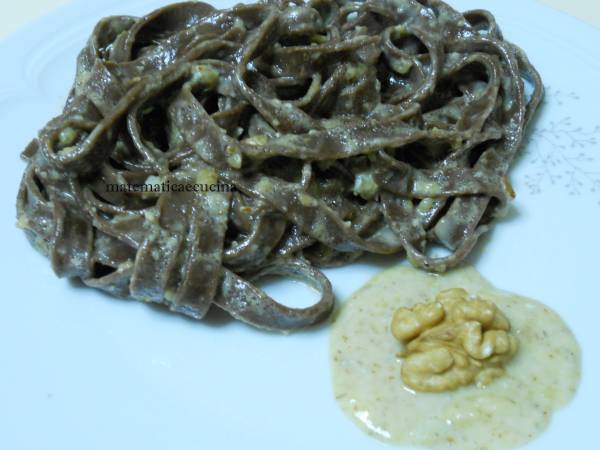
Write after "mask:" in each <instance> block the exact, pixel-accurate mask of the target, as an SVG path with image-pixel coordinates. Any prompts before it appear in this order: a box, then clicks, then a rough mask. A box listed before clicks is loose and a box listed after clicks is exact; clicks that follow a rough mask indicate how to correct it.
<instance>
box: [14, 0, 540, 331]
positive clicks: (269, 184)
mask: <svg viewBox="0 0 600 450" xmlns="http://www.w3.org/2000/svg"><path fill="white" fill-rule="evenodd" d="M541 96H542V85H541V82H540V78H539V76H538V74H537V73H536V71H535V70H534V68H533V67H532V66H531V64H530V63H529V62H528V60H527V58H526V56H525V55H524V53H523V52H522V51H521V50H520V49H519V48H517V47H515V46H514V45H512V44H510V43H508V42H506V41H505V40H504V39H503V37H502V34H501V32H500V30H499V28H498V27H497V25H496V23H495V21H494V18H493V16H492V15H491V14H490V13H488V12H486V11H470V12H466V13H464V14H461V13H459V12H457V11H455V10H453V9H452V8H451V7H449V6H448V5H446V4H445V3H443V2H441V1H435V0H426V1H423V0H421V1H415V0H394V1H392V0H386V1H384V0H367V1H355V2H349V1H340V0H338V1H332V0H314V1H307V2H300V1H296V2H289V1H270V2H265V3H258V4H252V5H238V6H236V7H234V8H232V9H229V10H217V9H214V8H213V7H212V6H210V5H208V4H205V3H200V2H190V3H179V4H175V5H171V6H167V7H165V8H162V9H159V10H157V11H155V12H153V13H151V14H149V15H147V16H145V17H142V18H136V17H109V18H106V19H103V20H101V21H100V23H99V24H98V25H97V26H96V28H95V30H94V32H93V34H92V36H91V38H90V39H89V42H88V44H87V46H86V47H85V48H84V49H83V51H82V52H81V54H80V56H79V59H78V65H77V75H76V79H75V84H74V86H73V89H72V90H71V92H70V95H69V98H68V101H67V103H66V106H65V108H64V110H63V112H62V114H61V115H60V116H58V117H57V118H55V119H53V120H51V121H50V122H49V123H48V124H47V125H46V126H45V127H44V128H43V129H42V130H41V131H40V133H39V135H38V137H37V139H35V140H34V141H33V142H32V143H31V144H30V145H29V146H28V148H27V149H26V150H25V152H24V153H23V155H24V157H25V159H26V160H27V162H28V165H27V169H26V171H25V175H24V177H23V181H22V184H21V188H20V192H19V195H18V205H17V208H18V221H19V225H20V226H21V227H22V228H24V229H25V230H26V232H27V235H28V236H29V238H30V239H31V241H32V242H33V244H34V245H35V246H36V247H37V248H38V249H39V250H40V251H42V252H43V253H45V254H47V255H48V256H49V258H50V259H51V261H52V266H53V268H54V270H55V272H56V273H57V274H58V275H59V276H64V277H77V278H80V279H81V280H83V282H84V283H85V284H87V285H90V286H93V287H96V288H100V289H103V290H106V291H108V292H111V293H113V294H116V295H118V296H124V297H130V298H135V299H138V300H143V301H151V302H158V303H163V304H165V305H166V306H168V308H170V309H171V310H173V311H177V312H180V313H184V314H187V315H190V316H192V317H195V318H198V319H200V318H202V317H203V316H204V315H205V314H206V313H207V311H208V310H209V308H210V307H211V305H212V304H216V305H218V306H219V307H221V308H224V309H225V310H227V311H229V312H230V313H231V314H232V315H233V316H234V317H236V318H239V319H241V320H244V321H246V322H249V323H251V324H253V325H256V326H259V327H264V328H270V329H283V330H286V329H294V328H298V327H303V326H307V325H310V324H313V323H315V322H318V321H320V320H322V319H323V318H325V317H326V316H327V314H328V313H329V312H330V310H331V308H332V305H333V298H332V293H331V286H330V284H329V282H328V280H327V279H326V278H325V277H324V276H323V275H322V274H321V272H319V271H318V270H317V269H316V268H315V267H319V266H320V267H322V266H331V265H339V264H345V263H348V262H350V261H352V260H354V259H356V258H357V257H359V256H360V255H361V254H362V253H363V252H370V253H378V254H394V253H402V252H403V253H405V254H406V255H407V256H408V259H409V260H410V261H411V263H413V264H414V265H416V266H418V267H421V268H424V269H427V270H433V271H444V270H446V269H447V268H450V267H453V266H455V265H457V264H458V263H460V262H461V261H462V260H463V259H464V258H465V256H466V255H467V254H468V253H469V252H470V250H471V249H472V248H473V246H474V245H475V243H476V241H477V239H478V238H479V236H481V234H482V233H483V232H485V231H486V230H487V229H488V227H489V225H490V224H491V223H492V222H493V220H494V219H495V218H496V217H497V216H498V215H499V213H500V212H501V211H502V210H503V207H504V205H505V203H506V202H507V200H508V199H510V197H511V196H512V195H514V194H513V192H512V189H511V188H510V184H509V183H508V182H507V180H506V173H507V170H508V168H509V165H510V163H511V161H512V160H513V158H514V156H515V154H516V153H517V151H518V150H519V148H520V146H521V143H522V140H523V133H524V130H525V127H526V125H527V123H528V122H529V120H530V119H531V117H532V115H533V113H534V111H535V110H536V108H537V106H538V104H539V102H540V98H541ZM147 185H151V186H154V187H157V189H147V188H144V186H147ZM115 186H117V187H118V188H115ZM132 186H133V189H132ZM140 186H141V187H142V189H136V187H137V188H140ZM165 186H167V187H170V188H169V189H166V188H165ZM173 186H179V187H183V188H180V189H174V188H173ZM187 186H201V187H210V188H207V189H193V188H190V189H188V188H187ZM223 186H227V189H221V187H223ZM213 188H215V189H213ZM430 243H437V244H441V245H443V246H445V247H446V248H448V249H449V250H450V253H451V254H450V255H449V256H444V257H437V258H435V257H431V256H428V255H429V253H428V244H430ZM265 275H280V276H291V277H299V278H301V279H304V280H305V281H307V282H308V283H309V284H311V285H313V286H314V287H316V288H317V289H318V290H319V291H320V292H321V298H320V299H319V301H318V302H317V303H316V304H315V305H313V306H312V307H309V308H306V309H294V308H288V307H286V306H284V305H281V304H279V303H277V302H275V301H274V300H273V299H271V298H270V297H268V296H267V295H266V294H265V293H264V292H263V291H262V290H260V289H258V288H257V287H256V286H255V285H254V284H253V280H255V279H256V278H258V277H262V276H265Z"/></svg>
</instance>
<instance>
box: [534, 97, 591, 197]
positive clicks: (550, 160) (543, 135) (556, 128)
mask: <svg viewBox="0 0 600 450" xmlns="http://www.w3.org/2000/svg"><path fill="white" fill-rule="evenodd" d="M580 100H581V97H580V96H579V95H578V94H577V93H575V92H565V91H561V90H557V89H553V88H552V87H551V86H546V96H545V98H544V103H546V105H547V106H554V107H557V106H558V107H563V106H566V105H572V104H574V103H577V102H579V101H580ZM599 143H600V125H596V126H595V127H587V128H586V127H584V126H581V125H577V124H576V123H574V122H573V118H572V117H571V116H564V117H563V118H562V119H560V120H550V121H540V123H538V124H537V125H536V126H534V128H533V129H532V130H531V132H530V133H529V134H528V136H527V138H526V146H525V154H526V155H527V156H528V162H529V164H530V165H531V170H530V171H529V172H530V173H528V174H526V175H525V185H526V186H527V188H528V190H529V193H530V194H532V195H535V194H540V193H541V192H542V189H543V187H544V186H548V185H550V186H556V187H559V188H561V189H564V190H566V191H567V192H568V193H569V195H574V196H575V195H585V194H588V193H591V194H592V195H593V196H594V197H596V198H597V204H598V205H600V164H598V163H599V162H600V158H598V154H597V148H598V144H599Z"/></svg>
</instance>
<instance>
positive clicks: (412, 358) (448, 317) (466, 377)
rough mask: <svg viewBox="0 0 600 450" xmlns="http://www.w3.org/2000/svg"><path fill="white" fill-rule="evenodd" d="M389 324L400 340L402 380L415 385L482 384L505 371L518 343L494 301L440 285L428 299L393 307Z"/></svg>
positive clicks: (444, 388) (434, 388)
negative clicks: (435, 292)
mask: <svg viewBox="0 0 600 450" xmlns="http://www.w3.org/2000/svg"><path fill="white" fill-rule="evenodd" d="M391 330H392V334H393V335H394V337H396V339H398V340H399V341H400V342H402V343H403V344H404V348H403V350H402V351H401V352H400V355H401V356H402V357H403V358H404V360H403V362H402V369H401V376H402V380H403V381H404V383H405V384H406V385H407V386H408V387H410V388H412V389H414V390H417V391H426V392H441V391H448V390H453V389H457V388H459V387H461V386H466V385H469V384H471V383H476V384H477V385H479V386H485V385H487V384H489V383H491V382H492V381H493V380H494V379H495V378H497V377H499V376H501V375H502V374H503V373H504V365H505V364H506V363H507V362H508V361H510V359H511V358H512V357H513V355H514V354H515V353H516V351H517V348H518V341H517V338H516V337H515V336H514V335H513V334H512V333H511V332H510V323H509V321H508V319H507V318H506V316H505V315H504V314H503V313H502V312H501V311H500V310H499V309H498V307H497V306H496V305H495V304H494V303H492V302H490V301H488V300H484V299H480V298H475V299H473V298H470V297H469V294H468V293H467V291H465V290H464V289H460V288H454V289H447V290H444V291H441V292H440V293H438V294H437V296H436V298H435V300H434V301H433V302H430V303H420V304H417V305H415V306H413V307H412V308H400V309H398V310H397V311H396V312H395V313H394V317H393V319H392V325H391Z"/></svg>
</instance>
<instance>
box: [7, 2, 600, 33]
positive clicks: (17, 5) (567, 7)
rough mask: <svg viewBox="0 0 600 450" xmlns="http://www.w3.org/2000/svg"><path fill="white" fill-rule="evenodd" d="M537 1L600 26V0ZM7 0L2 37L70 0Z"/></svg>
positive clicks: (483, 5)
mask: <svg viewBox="0 0 600 450" xmlns="http://www.w3.org/2000/svg"><path fill="white" fill-rule="evenodd" d="M124 1H127V0H124ZM209 1H210V0H209ZM450 1H451V0H450ZM491 1H502V0H482V5H481V6H482V7H484V8H485V4H484V3H486V2H491ZM537 1H539V2H542V3H545V4H547V5H550V6H552V7H554V8H556V9H560V10H562V11H564V12H566V13H568V14H571V15H573V16H575V17H577V18H579V19H581V20H583V21H586V22H588V23H590V24H592V25H594V26H596V27H598V28H600V2H599V1H598V0H537ZM5 2H6V3H8V5H5V6H3V7H2V9H3V16H4V20H3V24H2V28H1V29H0V39H1V38H3V37H4V36H6V35H8V34H10V33H12V32H13V31H15V30H16V29H17V28H19V27H20V26H22V25H24V24H26V23H27V22H29V21H31V20H33V19H35V18H36V17H39V16H41V15H43V14H45V13H47V12H49V11H51V10H52V9H53V8H56V7H57V6H60V5H64V4H66V3H68V2H69V0H5Z"/></svg>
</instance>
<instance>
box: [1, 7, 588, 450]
mask: <svg viewBox="0 0 600 450" xmlns="http://www.w3.org/2000/svg"><path fill="white" fill-rule="evenodd" d="M162 3H164V2H160V1H150V0H148V1H131V2H130V1H128V2H122V1H117V0H111V1H104V0H82V1H77V2H74V3H72V4H70V5H68V6H66V7H63V8H61V9H59V10H57V11H56V12H55V13H53V14H51V15H49V16H47V17H45V18H43V19H42V20H39V21H38V22H36V23H34V24H32V25H31V26H29V27H28V28H26V29H23V30H22V31H20V32H18V33H16V34H14V35H12V36H11V37H9V38H8V39H6V40H4V41H3V42H1V43H0V61H2V66H3V67H2V69H1V71H0V73H1V75H0V77H1V83H0V129H1V134H0V136H1V137H2V142H3V144H2V156H1V158H2V164H1V167H2V175H3V177H4V179H3V180H4V181H3V192H4V193H3V195H2V200H1V201H2V215H3V219H4V220H2V223H1V227H2V229H1V234H0V235H1V236H2V240H3V242H4V250H3V253H2V258H1V262H0V264H1V265H2V267H1V270H0V273H1V274H2V285H3V286H4V291H3V292H4V294H3V295H2V301H3V306H2V312H1V313H0V358H1V362H0V448H3V449H10V450H19V449H28V450H29V449H61V450H71V449H73V450H75V449H77V450H78V449H87V450H92V449H103V450H105V449H107V448H117V449H125V448H127V449H137V448H140V449H141V448H143V449H169V448H176V449H180V450H182V449H192V448H194V449H199V448H208V449H240V448H248V449H260V450H269V449H281V448H285V449H289V450H293V449H302V450H305V449H307V448H317V449H344V450H353V449H363V450H365V449H375V448H382V447H384V444H381V443H380V442H377V441H375V440H373V439H371V438H369V437H367V436H366V435H365V434H363V433H362V432H361V431H359V430H358V429H357V428H356V427H355V426H354V425H353V424H352V423H351V422H350V421H349V420H348V419H347V418H346V417H345V416H344V415H343V414H342V412H341V411H340V409H339V408H338V407H337V405H336V404H335V401H334V399H333V396H332V392H331V387H330V379H329V377H330V374H329V366H328V354H327V351H328V330H327V327H321V328H319V329H315V330H312V331H309V332H303V333H298V334H293V335H290V336H283V335H275V334H268V333H262V332H258V331H256V330H254V329H251V328H249V327H247V326H245V325H243V324H241V323H237V322H233V321H229V320H227V318H226V317H224V316H219V315H217V316H216V317H213V318H212V320H211V321H210V322H209V323H196V322H193V321H191V320H187V319H184V318H181V317H177V316H173V315H169V314H166V313H163V312H162V311H160V310H159V309H156V308H150V307H148V306H146V305H143V304H140V303H136V302H128V301H121V300H116V299H112V298H110V297H108V296H105V295H102V294H100V293H98V292H96V291H94V290H91V289H82V288H78V287H75V286H73V285H72V284H71V283H69V282H68V281H65V280H58V279H56V278H55V276H54V275H53V273H52V272H51V269H50V266H49V264H48V261H46V260H45V259H44V258H43V257H42V256H40V255H38V254H37V253H36V252H35V251H34V250H33V249H32V248H31V247H30V246H29V244H28V242H27V241H26V239H25V237H24V235H23V233H22V232H20V231H19V230H17V229H16V228H15V226H14V216H15V212H14V208H15V207H14V204H15V196H16V191H17V187H18V184H19V180H20V177H21V173H22V171H23V169H24V163H23V162H22V161H20V160H19V158H18V154H19V152H20V151H21V149H22V148H23V147H24V146H25V145H26V144H27V143H28V141H29V140H30V139H31V138H32V137H33V136H34V135H35V133H36V131H37V129H39V128H40V127H41V126H43V125H44V124H45V122H46V121H47V120H48V119H49V118H50V117H51V116H53V115H56V114H58V113H59V112H60V110H61V107H62V103H63V101H64V99H65V97H66V94H67V91H68V88H69V87H70V85H71V82H72V78H73V74H74V68H75V57H76V54H77V52H78V50H79V49H80V48H82V47H83V45H84V43H85V41H86V39H87V37H88V35H89V33H90V32H91V30H92V27H93V25H94V24H95V22H96V21H97V20H98V19H100V18H101V17H103V16H106V15H110V14H137V15H141V14H144V13H146V12H149V11H150V10H152V9H153V8H154V7H156V6H158V5H160V4H162ZM215 3H218V6H227V5H230V4H231V3H232V2H230V1H228V2H215ZM452 3H453V4H454V5H455V6H456V7H458V8H459V9H472V8H476V7H487V8H489V9H491V10H492V12H494V13H495V14H496V16H497V18H498V21H499V23H500V25H501V27H502V29H503V31H504V33H505V36H506V37H507V38H508V39H509V40H512V41H514V42H516V43H518V44H519V45H521V46H522V47H523V48H524V49H525V50H526V51H527V53H528V54H529V56H530V57H531V59H532V61H533V63H534V64H535V66H536V67H537V68H538V69H539V70H540V72H541V73H542V75H543V78H544V82H545V84H546V85H547V86H548V94H547V97H546V102H545V105H544V107H543V109H542V111H541V114H540V115H539V117H538V120H537V122H536V124H535V132H534V133H533V134H532V138H531V143H530V145H529V146H528V147H527V149H526V151H525V153H524V156H523V157H522V158H520V159H519V161H518V162H517V164H516V166H515V167H514V169H513V171H512V173H511V179H512V181H513V182H514V185H515V188H516V190H517V192H518V198H517V200H516V201H515V202H514V207H513V210H512V214H511V215H510V216H509V218H507V219H506V220H504V221H503V222H501V223H499V224H498V225H497V227H496V228H495V229H494V231H493V232H492V233H491V235H490V236H489V237H488V238H486V239H485V240H484V242H482V245H480V246H479V248H478V250H477V252H476V253H475V254H474V255H473V256H472V258H471V261H472V262H473V263H474V264H475V265H476V267H477V268H478V269H479V270H480V271H481V272H482V273H483V274H484V275H485V276H486V277H488V278H489V279H490V280H491V281H492V282H493V283H495V284H496V285H497V286H499V287H501V288H504V289H507V290H511V291H514V292H517V293H520V294H524V295H528V296H531V297H533V298H537V299H540V300H542V301H544V302H546V303H547V304H548V305H550V306H551V307H552V308H554V309H555V310H556V311H558V312H559V313H560V314H561V315H562V317H564V319H565V320H566V321H567V323H568V324H569V325H570V326H571V328H572V329H573V331H574V332H575V334H576V336H577V338H578V340H579V342H580V344H581V346H582V349H583V380H582V383H581V386H580V389H579V392H578V394H577V397H576V398H575V400H574V401H573V402H572V403H571V405H570V406H569V407H567V408H566V409H564V410H562V411H561V412H559V413H558V414H556V415H555V416H554V419H553V421H552V424H551V426H550V427H549V429H548V430H547V431H546V432H545V433H544V434H543V435H542V436H541V437H540V438H538V439H536V440H535V441H534V442H533V443H531V445H530V446H528V447H527V448H528V449H544V450H552V449H561V450H563V449H565V448H589V446H590V445H591V444H589V443H590V442H594V441H595V438H596V436H597V434H596V431H597V430H596V428H597V423H596V421H595V420H594V417H596V413H597V401H598V399H600V389H599V386H600V384H599V383H598V376H599V373H598V366H599V362H598V361H599V360H600V354H599V351H598V348H599V343H600V326H599V325H600V307H599V305H600V298H599V295H598V290H599V283H598V278H600V272H599V271H598V264H597V262H596V260H595V258H596V254H597V253H598V250H599V249H600V238H599V237H598V222H599V219H600V155H599V153H598V148H599V142H598V141H599V140H600V128H599V127H598V125H600V118H599V117H598V105H600V89H598V80H599V77H600V48H599V47H598V45H597V44H598V43H599V42H600V32H599V31H598V30H596V29H593V28H591V27H589V26H587V25H585V24H583V23H581V22H578V21H577V20H575V19H572V18H570V17H568V16H566V15H563V14H561V13H558V12H556V11H553V10H551V9H549V8H546V7H543V6H541V5H540V4H538V3H536V2H535V1H533V0H515V1H502V2H500V1H496V2H493V3H492V2H489V1H483V0H477V1H471V0H469V1H467V0H461V1H459V0H454V1H452ZM380 267H381V264H379V263H374V262H362V263H358V264H354V265H352V266H349V267H346V268H343V269H336V270H329V271H327V274H328V275H329V276H330V278H331V280H332V282H333V285H334V287H335V291H336V294H337V296H338V298H339V299H343V298H345V297H346V296H347V295H348V294H350V293H351V292H352V291H354V290H355V289H357V288H358V287H359V286H361V285H362V284H363V283H364V282H365V281H366V280H367V279H368V278H369V277H370V276H371V275H372V274H374V273H375V272H376V271H378V270H380ZM274 289H275V288H274ZM271 292H274V291H271ZM283 292H284V289H283V288H280V290H279V292H278V293H276V295H278V296H279V298H282V295H281V294H282V293H283ZM301 292H302V290H301V289H298V290H297V291H290V290H289V289H287V288H286V289H285V297H286V298H288V299H292V300H294V299H298V300H299V301H302V294H301Z"/></svg>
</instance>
